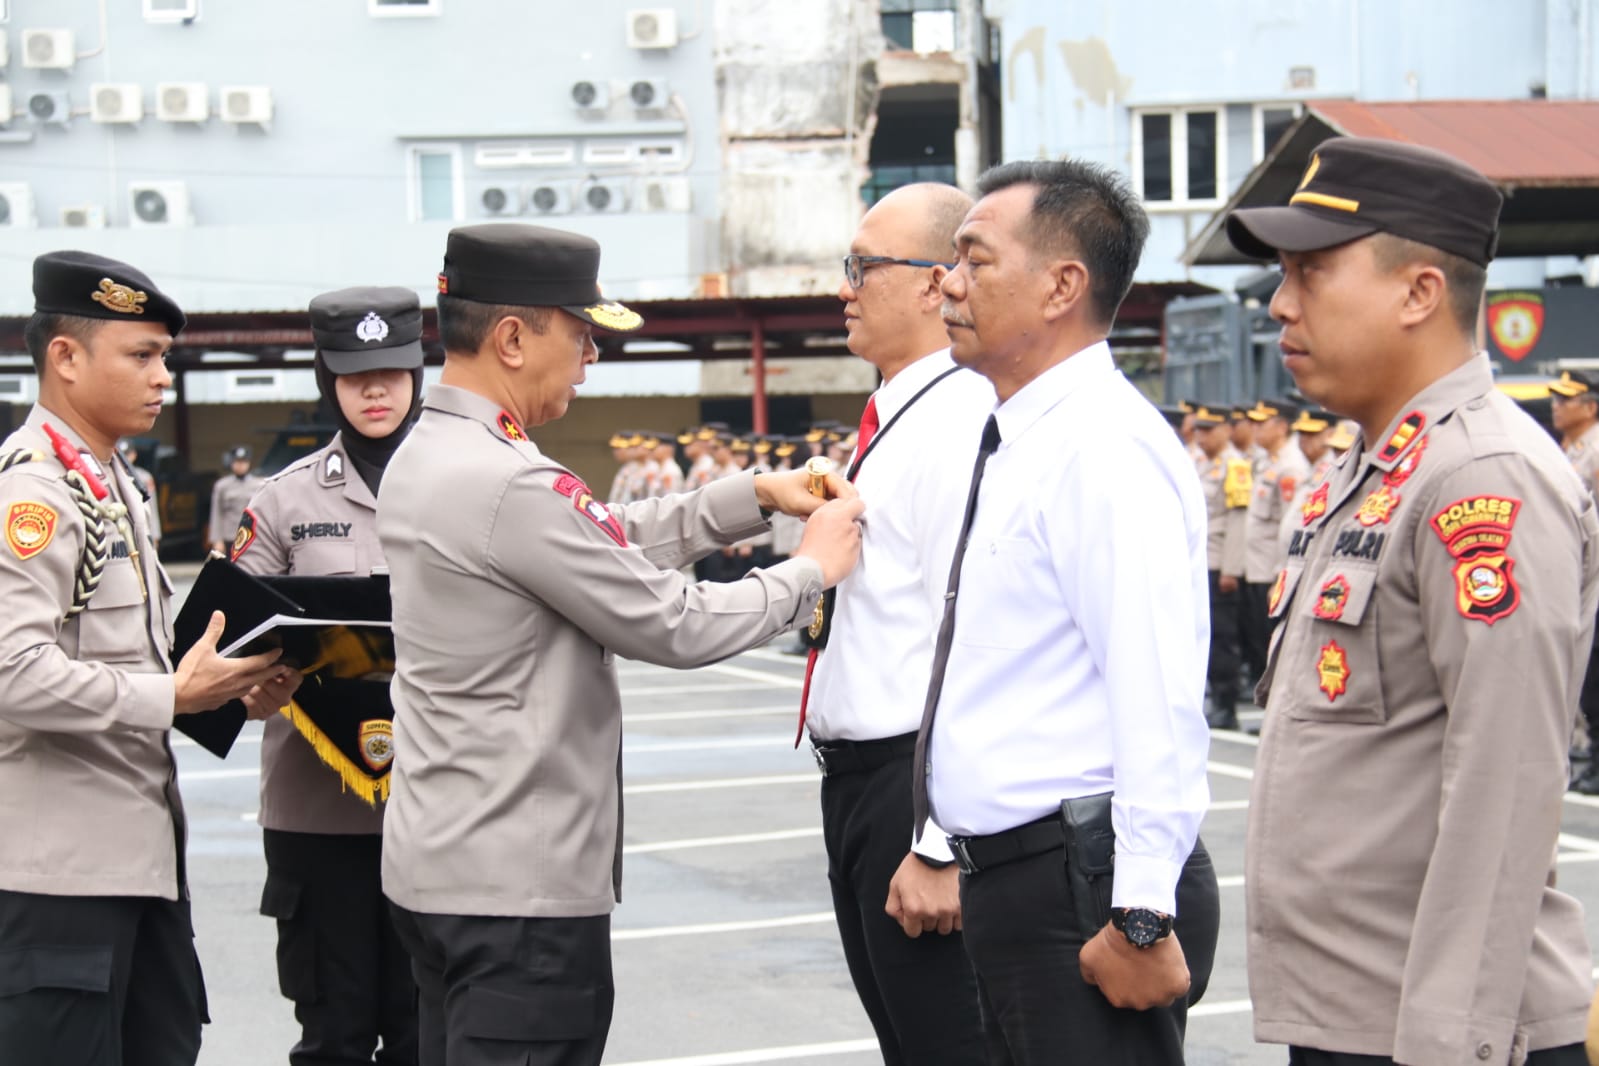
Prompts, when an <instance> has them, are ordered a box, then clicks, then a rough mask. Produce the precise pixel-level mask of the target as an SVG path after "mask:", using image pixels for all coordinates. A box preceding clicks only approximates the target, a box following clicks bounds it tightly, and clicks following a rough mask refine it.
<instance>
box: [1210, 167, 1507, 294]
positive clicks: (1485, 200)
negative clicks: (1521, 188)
mask: <svg viewBox="0 0 1599 1066" xmlns="http://www.w3.org/2000/svg"><path fill="white" fill-rule="evenodd" d="M1503 202H1504V197H1503V196H1502V195H1501V194H1500V192H1499V190H1498V189H1497V188H1495V187H1494V185H1493V183H1492V182H1490V181H1489V180H1488V179H1487V178H1485V177H1483V176H1482V175H1481V174H1480V173H1478V172H1477V171H1476V170H1474V169H1472V168H1471V167H1469V166H1467V165H1466V164H1464V163H1462V162H1460V161H1459V160H1458V159H1455V158H1454V157H1452V156H1448V155H1445V154H1444V153H1442V152H1437V151H1434V150H1433V149H1431V148H1423V147H1421V146H1420V145H1415V144H1404V143H1402V142H1399V141H1388V140H1382V139H1380V138H1368V137H1334V138H1332V139H1331V140H1327V141H1323V142H1322V143H1321V145H1320V146H1319V147H1318V148H1317V149H1316V151H1315V152H1314V153H1313V154H1312V155H1311V157H1310V165H1309V166H1307V167H1306V168H1305V175H1304V177H1303V178H1301V179H1300V181H1299V188H1298V189H1297V190H1295V192H1294V194H1293V195H1292V196H1291V197H1289V198H1288V205H1287V206H1286V207H1246V208H1240V209H1239V210H1236V211H1234V212H1232V213H1231V214H1230V215H1228V216H1227V239H1228V240H1230V241H1232V243H1233V247H1234V248H1237V249H1238V250H1239V251H1240V252H1243V253H1244V254H1245V255H1248V256H1251V257H1253V258H1255V259H1274V258H1276V255H1277V253H1278V252H1279V251H1283V252H1309V251H1314V250H1316V249H1319V248H1331V247H1333V246H1334V245H1338V244H1344V243H1347V242H1348V241H1352V240H1356V239H1357V238H1360V237H1365V236H1369V235H1370V234H1373V233H1391V234H1393V235H1394V236H1396V237H1403V238H1405V239H1407V240H1412V241H1417V242H1419V243H1421V244H1425V245H1429V246H1431V247H1433V248H1437V249H1439V250H1441V251H1445V252H1448V253H1450V254H1451V255H1458V256H1460V257H1461V258H1462V259H1468V260H1470V261H1471V262H1473V263H1476V264H1477V265H1479V266H1487V265H1488V261H1489V260H1490V259H1492V258H1493V256H1494V250H1495V247H1496V245H1497V244H1498V232H1499V208H1500V205H1501V204H1503Z"/></svg>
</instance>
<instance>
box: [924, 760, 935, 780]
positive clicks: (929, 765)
mask: <svg viewBox="0 0 1599 1066" xmlns="http://www.w3.org/2000/svg"><path fill="white" fill-rule="evenodd" d="M922 776H923V777H932V776H933V761H932V760H931V759H929V760H927V762H926V763H924V764H923V765H922Z"/></svg>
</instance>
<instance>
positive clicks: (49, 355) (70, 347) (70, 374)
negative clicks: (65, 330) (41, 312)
mask: <svg viewBox="0 0 1599 1066" xmlns="http://www.w3.org/2000/svg"><path fill="white" fill-rule="evenodd" d="M88 358H89V353H88V352H87V351H86V350H85V349H84V347H83V345H82V344H80V343H79V342H78V341H77V340H76V339H74V338H72V337H68V336H65V335H62V334H57V335H56V336H54V337H51V338H50V345H49V347H47V348H46V349H45V350H44V363H45V366H47V367H49V368H50V369H51V370H53V371H55V375H56V377H58V378H60V379H61V380H62V381H65V382H69V383H72V384H76V383H77V381H78V379H79V378H81V377H82V376H83V370H84V364H85V363H86V362H87V361H88Z"/></svg>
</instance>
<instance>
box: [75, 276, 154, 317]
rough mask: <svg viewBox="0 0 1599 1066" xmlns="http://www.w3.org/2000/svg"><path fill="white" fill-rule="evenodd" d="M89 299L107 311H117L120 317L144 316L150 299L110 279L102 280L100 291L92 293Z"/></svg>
mask: <svg viewBox="0 0 1599 1066" xmlns="http://www.w3.org/2000/svg"><path fill="white" fill-rule="evenodd" d="M89 299H91V300H93V301H94V302H95V303H97V304H99V305H100V306H102V307H104V308H105V309H106V310H107V311H115V312H117V313H118V314H120V315H142V314H144V304H145V301H147V300H148V299H150V297H149V296H147V295H146V294H144V293H142V292H139V291H138V290H136V289H130V288H128V286H126V285H119V284H117V283H116V282H114V281H112V280H111V279H110V278H101V279H100V288H99V291H97V292H91V293H90V294H89Z"/></svg>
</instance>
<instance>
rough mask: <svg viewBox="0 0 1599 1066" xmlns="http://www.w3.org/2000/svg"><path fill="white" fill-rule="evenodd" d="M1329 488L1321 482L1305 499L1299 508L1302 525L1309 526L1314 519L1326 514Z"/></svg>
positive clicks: (1325, 483)
mask: <svg viewBox="0 0 1599 1066" xmlns="http://www.w3.org/2000/svg"><path fill="white" fill-rule="evenodd" d="M1329 487H1330V486H1329V485H1328V483H1327V482H1325V481H1323V482H1322V483H1321V484H1320V485H1318V486H1316V491H1315V492H1312V493H1311V494H1310V495H1309V496H1307V497H1305V502H1304V503H1303V504H1302V505H1301V506H1300V508H1299V514H1300V517H1301V518H1302V519H1303V523H1302V524H1303V525H1307V526H1308V525H1310V523H1312V522H1314V521H1315V520H1316V519H1318V518H1320V517H1321V516H1322V515H1324V514H1326V513H1327V490H1328V488H1329Z"/></svg>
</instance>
